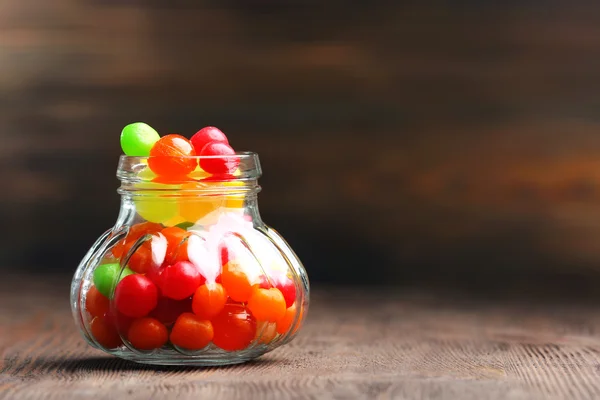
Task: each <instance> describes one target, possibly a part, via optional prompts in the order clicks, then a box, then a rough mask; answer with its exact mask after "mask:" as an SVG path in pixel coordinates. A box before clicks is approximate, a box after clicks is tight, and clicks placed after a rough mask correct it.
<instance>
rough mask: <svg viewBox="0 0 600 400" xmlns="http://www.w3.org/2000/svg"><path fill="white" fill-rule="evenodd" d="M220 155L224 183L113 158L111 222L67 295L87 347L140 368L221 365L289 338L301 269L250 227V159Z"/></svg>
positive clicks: (300, 304) (300, 296)
mask: <svg viewBox="0 0 600 400" xmlns="http://www.w3.org/2000/svg"><path fill="white" fill-rule="evenodd" d="M221 157H222V156H221ZM228 157H232V162H235V163H238V162H239V165H238V167H237V169H236V171H235V173H233V174H231V175H222V176H214V175H208V174H207V173H205V172H204V171H203V170H202V169H200V168H199V167H197V168H196V170H195V171H194V172H192V173H191V174H189V175H187V176H183V177H174V176H168V177H164V176H156V175H155V174H154V173H153V172H152V171H151V169H150V168H149V167H148V162H149V160H150V162H152V160H151V159H149V158H148V157H129V156H121V158H120V161H119V167H118V171H117V177H118V178H119V179H120V181H121V187H120V188H119V190H118V193H119V194H120V195H121V210H120V213H119V217H118V219H117V222H116V224H115V226H114V227H113V228H112V229H110V230H108V231H107V232H105V233H104V234H103V235H102V236H101V237H100V238H99V239H98V240H97V241H96V243H94V245H93V246H92V248H91V249H90V250H89V251H88V253H87V254H86V255H85V257H84V258H83V260H82V261H81V263H80V265H79V267H78V268H77V271H76V272H75V275H74V278H73V282H72V285H71V308H72V311H73V316H74V318H75V321H76V323H77V325H78V327H79V329H80V331H81V333H82V335H83V337H84V338H85V340H86V341H87V342H88V343H89V344H90V345H91V346H93V347H96V348H98V349H100V350H103V351H105V352H106V353H109V354H112V355H115V356H117V357H121V358H124V359H127V360H132V361H135V362H140V363H147V364H160V365H180V364H181V365H183V364H186V365H225V364H235V363H241V362H244V361H248V360H250V359H253V358H256V357H258V356H260V355H262V354H264V353H266V352H268V351H271V350H273V349H275V348H276V347H278V346H281V345H283V344H285V343H287V342H289V341H290V340H291V339H292V338H293V337H294V335H295V334H296V332H297V331H298V329H299V328H300V326H301V325H302V321H303V319H304V318H305V316H306V313H307V310H308V304H309V282H308V277H307V275H306V271H305V270H304V267H303V266H302V264H301V262H300V260H299V259H298V257H297V256H296V255H295V254H294V252H293V250H292V249H291V248H290V247H289V245H288V244H287V243H286V242H285V240H284V239H283V238H282V237H281V236H280V235H279V234H278V233H277V232H276V231H275V230H273V229H272V228H270V227H268V226H267V225H265V224H264V223H263V222H262V220H261V218H260V214H259V212H258V204H257V193H258V192H259V190H260V186H259V185H258V182H257V179H258V178H259V176H260V174H261V169H260V164H259V160H258V156H257V155H256V154H254V153H238V154H237V155H236V156H228ZM199 159H200V157H180V158H177V159H176V160H173V161H174V162H192V163H195V164H198V161H199Z"/></svg>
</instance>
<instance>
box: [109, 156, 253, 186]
mask: <svg viewBox="0 0 600 400" xmlns="http://www.w3.org/2000/svg"><path fill="white" fill-rule="evenodd" d="M153 158H154V159H157V158H161V159H166V158H173V159H178V160H194V161H195V162H197V163H198V167H197V168H196V170H194V171H192V172H190V173H188V174H186V175H185V176H183V177H181V178H183V181H205V180H206V181H248V180H256V179H258V178H259V177H260V176H261V174H262V170H261V166H260V161H259V158H258V154H257V153H254V152H250V151H241V152H236V153H235V154H234V155H222V156H219V155H217V156H181V157H176V156H143V157H139V156H127V155H121V156H120V157H119V166H118V169H117V178H119V180H121V181H122V182H130V183H139V182H152V181H155V179H156V178H157V177H160V176H158V175H156V174H154V173H153V171H152V170H151V168H150V167H149V163H148V161H149V160H150V159H153ZM207 159H212V160H214V159H224V160H236V162H238V165H237V168H236V170H235V171H234V172H232V173H225V174H210V173H207V172H205V171H203V170H202V169H201V168H200V162H201V161H202V160H207ZM173 183H176V182H175V181H173Z"/></svg>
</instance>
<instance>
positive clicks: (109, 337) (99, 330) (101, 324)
mask: <svg viewBox="0 0 600 400" xmlns="http://www.w3.org/2000/svg"><path fill="white" fill-rule="evenodd" d="M90 331H91V333H92V336H94V339H96V342H98V344H100V346H102V347H104V348H107V349H114V348H115V347H119V346H120V345H121V343H122V342H121V337H120V336H119V333H118V332H117V328H115V326H114V325H112V324H110V323H108V322H107V321H106V320H105V319H104V318H102V317H95V318H94V319H93V320H92V322H91V323H90Z"/></svg>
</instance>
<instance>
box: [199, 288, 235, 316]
mask: <svg viewBox="0 0 600 400" xmlns="http://www.w3.org/2000/svg"><path fill="white" fill-rule="evenodd" d="M226 302H227V293H226V292H225V289H224V288H223V285H221V284H219V283H208V284H205V285H201V286H200V287H199V288H198V289H196V293H194V298H193V300H192V310H194V313H195V314H196V315H197V316H198V317H200V318H204V319H211V318H213V317H214V316H215V315H217V314H219V313H220V312H221V310H222V309H223V307H225V303H226Z"/></svg>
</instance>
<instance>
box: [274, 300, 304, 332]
mask: <svg viewBox="0 0 600 400" xmlns="http://www.w3.org/2000/svg"><path fill="white" fill-rule="evenodd" d="M301 317H302V314H300V318H301ZM294 318H296V305H295V304H294V305H292V306H291V307H290V308H288V309H287V310H285V314H284V315H283V317H282V318H280V319H279V320H278V321H277V333H280V334H282V335H284V334H286V333H287V332H288V331H289V330H290V328H291V326H292V323H293V322H294ZM300 318H299V319H300ZM297 328H298V327H296V329H297ZM296 329H295V330H294V332H296Z"/></svg>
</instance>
